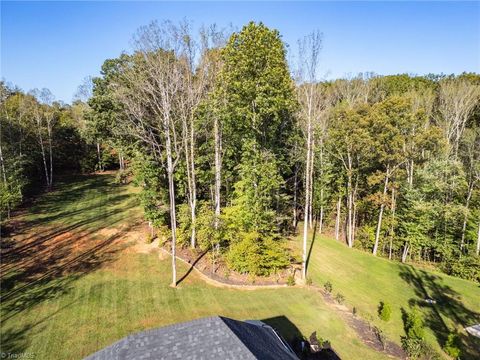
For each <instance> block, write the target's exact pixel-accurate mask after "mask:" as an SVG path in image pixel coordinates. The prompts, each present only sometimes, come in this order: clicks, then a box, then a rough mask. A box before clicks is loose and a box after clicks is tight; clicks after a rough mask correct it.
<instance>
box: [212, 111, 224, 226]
mask: <svg viewBox="0 0 480 360" xmlns="http://www.w3.org/2000/svg"><path fill="white" fill-rule="evenodd" d="M213 127H214V133H215V134H214V136H215V229H218V221H219V218H220V194H221V193H220V190H221V185H222V182H221V181H222V138H221V133H220V124H219V123H218V118H217V117H216V116H215V119H214V124H213Z"/></svg>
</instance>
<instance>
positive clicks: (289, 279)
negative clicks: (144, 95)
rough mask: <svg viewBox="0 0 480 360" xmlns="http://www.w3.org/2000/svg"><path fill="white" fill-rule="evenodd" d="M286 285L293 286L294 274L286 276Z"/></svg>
mask: <svg viewBox="0 0 480 360" xmlns="http://www.w3.org/2000/svg"><path fill="white" fill-rule="evenodd" d="M287 285H288V286H295V276H293V275H290V276H289V277H288V278H287Z"/></svg>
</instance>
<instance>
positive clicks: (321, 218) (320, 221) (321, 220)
mask: <svg viewBox="0 0 480 360" xmlns="http://www.w3.org/2000/svg"><path fill="white" fill-rule="evenodd" d="M318 223H319V224H318V232H319V234H321V233H322V230H323V188H322V189H320V219H319V221H318Z"/></svg>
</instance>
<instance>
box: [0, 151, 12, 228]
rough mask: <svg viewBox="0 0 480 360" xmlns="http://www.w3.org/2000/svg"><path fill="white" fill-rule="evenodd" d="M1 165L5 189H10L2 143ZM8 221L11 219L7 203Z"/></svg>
mask: <svg viewBox="0 0 480 360" xmlns="http://www.w3.org/2000/svg"><path fill="white" fill-rule="evenodd" d="M0 164H1V165H2V177H3V183H4V184H5V187H6V188H8V183H7V173H6V172H5V162H4V161H3V151H2V144H1V142H0ZM7 219H10V203H9V202H8V201H7Z"/></svg>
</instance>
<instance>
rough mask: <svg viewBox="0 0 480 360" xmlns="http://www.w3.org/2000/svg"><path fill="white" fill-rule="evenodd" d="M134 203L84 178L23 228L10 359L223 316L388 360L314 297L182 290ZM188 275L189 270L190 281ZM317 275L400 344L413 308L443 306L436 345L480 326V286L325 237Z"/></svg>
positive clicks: (9, 290)
mask: <svg viewBox="0 0 480 360" xmlns="http://www.w3.org/2000/svg"><path fill="white" fill-rule="evenodd" d="M135 194H136V190H135V189H134V188H132V187H131V186H119V185H115V184H114V183H113V175H97V176H90V177H81V178H78V179H76V180H75V181H73V182H72V181H71V180H70V181H66V182H64V183H62V184H60V185H59V186H58V187H57V190H56V191H54V192H52V193H49V194H46V195H44V196H43V197H41V198H39V199H38V200H37V201H36V202H35V203H34V204H33V205H32V206H30V208H29V210H28V211H27V212H26V213H25V214H22V215H20V216H18V217H17V218H16V219H15V221H14V223H16V224H17V227H18V229H19V230H18V231H17V232H18V234H17V235H15V236H14V240H12V239H10V240H8V239H6V240H5V239H4V244H6V245H7V246H8V245H9V244H8V242H9V241H14V242H17V243H18V245H17V247H16V248H15V250H14V251H10V252H9V251H7V252H3V253H2V304H1V314H2V323H1V336H2V338H1V351H2V352H4V353H12V354H19V353H28V354H33V356H34V358H36V359H80V358H82V357H84V356H86V355H88V354H90V353H92V352H94V351H96V350H99V349H101V348H102V347H104V346H106V345H108V344H110V343H112V342H113V341H115V340H117V339H119V338H121V337H123V336H126V335H128V334H130V333H132V332H136V331H140V330H145V329H148V328H153V327H158V326H162V325H167V324H171V323H175V322H179V321H185V320H190V319H194V318H198V317H203V316H210V315H223V316H228V317H232V318H236V319H261V320H266V321H267V322H269V323H270V324H272V325H274V326H275V327H277V328H278V329H279V330H280V331H281V332H282V333H283V335H284V336H285V337H287V338H292V337H294V336H298V335H299V334H303V335H304V336H307V337H308V336H309V335H310V334H311V332H313V331H315V330H316V331H317V332H318V334H319V335H320V336H322V337H324V338H326V339H329V340H330V341H331V342H332V345H333V347H334V348H335V350H336V351H337V352H338V353H339V354H340V355H341V356H342V358H344V359H364V358H369V359H381V358H383V355H382V354H380V353H377V352H375V351H373V350H372V349H370V348H369V347H367V346H366V345H364V344H363V343H362V342H361V341H360V340H359V339H358V337H357V336H356V334H355V333H354V331H353V330H352V329H351V328H349V327H348V326H347V325H346V324H345V323H344V321H343V320H342V319H341V318H340V317H339V315H338V314H337V313H336V312H334V311H332V309H331V308H329V307H328V305H326V304H325V303H324V302H323V300H322V298H321V296H320V295H319V294H318V293H317V292H315V291H312V290H310V289H304V288H283V289H271V290H270V289H268V290H255V291H241V290H233V289H224V288H217V287H213V286H210V285H207V284H205V283H204V282H203V281H202V280H201V279H200V278H199V277H198V276H197V275H196V274H195V272H192V273H190V274H189V275H188V277H187V278H186V279H185V281H183V282H182V284H181V285H180V287H179V288H178V289H173V288H171V287H170V286H169V283H170V260H169V259H168V258H167V259H164V260H159V257H158V254H155V253H152V254H141V253H137V252H135V251H133V247H132V246H131V245H132V244H133V243H135V242H136V241H138V239H135V236H137V237H142V236H143V235H142V233H141V232H138V231H137V232H135V231H134V229H135V223H136V222H138V221H139V220H140V217H141V211H140V209H139V207H138V204H137V199H136V196H135ZM132 234H133V237H132ZM140 241H142V240H141V239H140ZM298 242H299V243H300V239H298ZM187 271H188V269H187V268H186V266H184V265H182V264H179V273H180V276H182V275H183V274H185V273H186V272H187ZM309 276H310V277H311V278H312V279H313V282H314V284H315V285H319V286H322V284H323V283H324V282H325V281H327V280H328V281H330V282H332V284H333V293H334V294H336V293H337V292H340V293H342V294H343V295H344V296H345V297H346V301H347V304H348V305H349V306H350V307H353V306H355V307H356V308H357V310H358V312H359V313H360V315H361V316H362V317H364V318H367V319H369V320H371V321H373V322H375V323H376V324H377V325H379V326H380V327H381V328H382V329H384V330H385V332H386V333H387V335H388V336H389V338H391V339H392V340H394V341H395V342H397V343H399V342H400V336H402V335H403V321H402V309H404V310H407V309H408V307H409V304H412V303H414V302H417V301H419V300H420V299H423V298H425V297H427V296H428V297H431V298H434V299H436V300H437V305H436V306H435V307H434V308H431V307H423V308H424V311H425V318H426V323H427V326H428V327H429V328H430V329H431V330H430V331H429V332H428V338H429V340H430V341H431V342H432V343H433V344H436V346H437V347H439V345H438V344H439V343H442V342H443V341H444V337H445V335H446V333H447V332H448V331H447V330H446V329H447V328H449V329H453V327H454V326H457V327H460V326H463V325H468V324H471V323H475V322H480V319H479V313H480V288H479V287H478V285H476V284H474V283H471V282H468V281H463V280H460V279H456V278H452V277H449V276H445V275H442V274H438V273H433V272H426V271H422V270H418V269H416V268H413V267H410V266H405V265H401V264H397V263H393V262H389V261H386V260H383V259H377V258H373V257H372V256H370V255H368V254H365V253H363V252H360V251H357V250H351V249H347V248H345V246H344V245H343V244H341V243H338V242H336V241H334V240H332V239H329V238H326V237H323V236H316V238H315V240H314V243H313V247H312V250H311V254H310V260H309ZM381 300H383V301H387V302H389V303H390V304H392V306H393V314H392V319H391V321H390V322H388V323H384V322H382V321H380V320H378V319H377V317H376V312H377V306H378V303H379V302H380V301H381ZM464 341H465V342H467V341H466V339H465V338H464ZM478 345H479V344H478V343H476V344H474V343H473V342H471V341H470V342H468V346H469V347H468V352H467V354H466V355H467V357H470V358H475V356H477V355H478V353H476V352H475V351H476V350H475V348H474V347H475V346H478Z"/></svg>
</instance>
